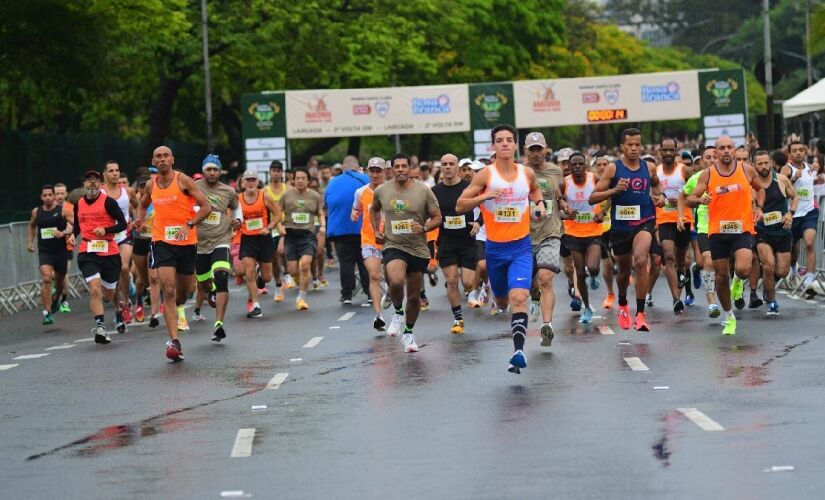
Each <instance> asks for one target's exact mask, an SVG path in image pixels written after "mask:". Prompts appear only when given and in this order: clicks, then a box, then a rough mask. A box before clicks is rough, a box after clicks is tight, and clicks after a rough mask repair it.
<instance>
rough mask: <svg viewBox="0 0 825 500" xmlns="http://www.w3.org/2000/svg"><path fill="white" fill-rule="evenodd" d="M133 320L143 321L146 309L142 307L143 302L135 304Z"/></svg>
mask: <svg viewBox="0 0 825 500" xmlns="http://www.w3.org/2000/svg"><path fill="white" fill-rule="evenodd" d="M135 321H137V322H138V323H143V322H144V321H146V310H145V309H143V304H138V305H136V306H135Z"/></svg>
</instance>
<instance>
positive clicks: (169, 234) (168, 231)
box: [163, 226, 183, 241]
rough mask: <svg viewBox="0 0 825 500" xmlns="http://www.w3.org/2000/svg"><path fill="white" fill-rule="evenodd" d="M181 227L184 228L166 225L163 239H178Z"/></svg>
mask: <svg viewBox="0 0 825 500" xmlns="http://www.w3.org/2000/svg"><path fill="white" fill-rule="evenodd" d="M181 229H183V226H166V227H165V228H164V230H163V239H164V240H166V241H177V238H176V236H177V235H178V232H180V230H181Z"/></svg>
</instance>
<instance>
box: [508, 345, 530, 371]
mask: <svg viewBox="0 0 825 500" xmlns="http://www.w3.org/2000/svg"><path fill="white" fill-rule="evenodd" d="M522 368H527V358H526V357H525V356H524V351H522V350H521V349H519V350H518V351H516V352H514V353H513V357H511V358H510V367H509V368H507V371H508V372H510V373H516V374H519V373H521V369H522Z"/></svg>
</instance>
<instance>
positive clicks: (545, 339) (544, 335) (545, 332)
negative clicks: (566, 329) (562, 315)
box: [539, 323, 555, 347]
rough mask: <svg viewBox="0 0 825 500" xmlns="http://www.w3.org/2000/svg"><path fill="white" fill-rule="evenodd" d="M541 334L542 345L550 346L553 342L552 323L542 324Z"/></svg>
mask: <svg viewBox="0 0 825 500" xmlns="http://www.w3.org/2000/svg"><path fill="white" fill-rule="evenodd" d="M539 334H540V335H541V345H542V347H550V344H552V343H553V337H554V336H555V335H554V334H553V327H552V326H550V323H545V324H543V325H541V329H540V330H539Z"/></svg>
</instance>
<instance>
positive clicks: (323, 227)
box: [315, 195, 327, 233]
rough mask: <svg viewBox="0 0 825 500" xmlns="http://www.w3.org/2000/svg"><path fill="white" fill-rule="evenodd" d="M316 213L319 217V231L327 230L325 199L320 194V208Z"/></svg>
mask: <svg viewBox="0 0 825 500" xmlns="http://www.w3.org/2000/svg"><path fill="white" fill-rule="evenodd" d="M315 212H316V213H315V215H316V216H317V217H318V222H319V226H318V231H323V232H325V233H326V232H327V219H326V217H324V199H323V198H321V196H320V195H318V209H317V210H316V211H315Z"/></svg>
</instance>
